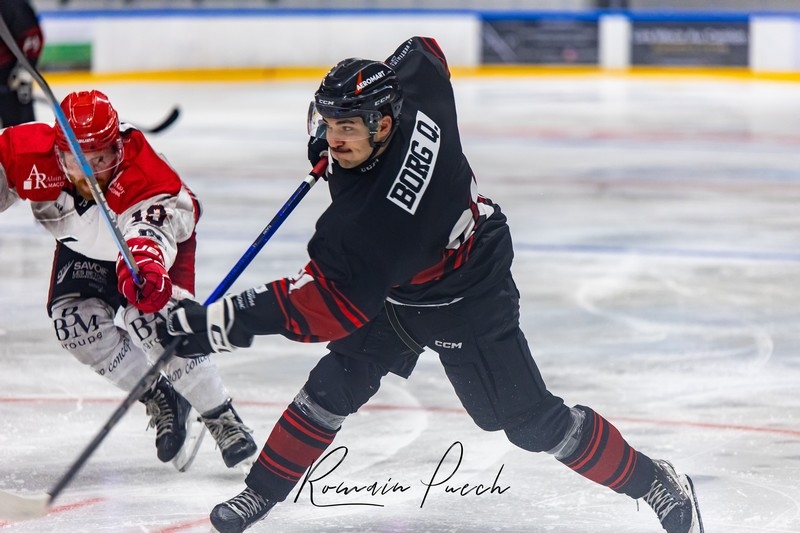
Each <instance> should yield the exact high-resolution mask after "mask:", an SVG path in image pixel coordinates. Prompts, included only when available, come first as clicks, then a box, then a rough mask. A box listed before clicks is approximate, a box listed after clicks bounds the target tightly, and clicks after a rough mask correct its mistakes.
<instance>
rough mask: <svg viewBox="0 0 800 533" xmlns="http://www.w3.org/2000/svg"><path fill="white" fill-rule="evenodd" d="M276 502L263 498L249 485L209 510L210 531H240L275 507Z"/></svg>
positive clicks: (230, 532)
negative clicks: (211, 527)
mask: <svg viewBox="0 0 800 533" xmlns="http://www.w3.org/2000/svg"><path fill="white" fill-rule="evenodd" d="M275 503H276V502H272V501H269V500H265V499H264V498H262V497H261V495H260V494H258V493H257V492H256V491H254V490H253V489H251V488H250V487H247V488H245V489H244V490H243V491H242V492H240V493H239V494H237V495H236V496H234V497H233V498H231V499H230V500H228V501H225V502H222V503H220V504H217V505H216V506H214V509H212V510H211V515H210V518H211V525H212V526H213V529H212V531H215V532H217V533H242V531H244V530H245V529H247V528H249V527H250V526H252V525H253V524H255V523H256V522H258V521H259V520H261V519H262V518H264V517H265V516H267V513H269V511H270V510H271V509H272V508H273V507H275Z"/></svg>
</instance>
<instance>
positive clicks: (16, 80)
mask: <svg viewBox="0 0 800 533" xmlns="http://www.w3.org/2000/svg"><path fill="white" fill-rule="evenodd" d="M6 84H7V85H8V88H9V89H11V90H12V91H14V92H15V93H17V100H19V103H20V104H29V103H31V102H32V101H33V76H31V73H30V72H28V71H27V70H26V69H25V68H23V67H22V65H17V66H16V67H14V70H12V71H11V74H9V76H8V81H7V82H6Z"/></svg>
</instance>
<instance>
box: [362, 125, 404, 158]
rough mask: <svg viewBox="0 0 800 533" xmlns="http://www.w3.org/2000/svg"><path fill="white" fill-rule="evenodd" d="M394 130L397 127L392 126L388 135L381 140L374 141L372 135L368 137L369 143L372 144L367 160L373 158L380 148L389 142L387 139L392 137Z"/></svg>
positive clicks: (389, 139)
mask: <svg viewBox="0 0 800 533" xmlns="http://www.w3.org/2000/svg"><path fill="white" fill-rule="evenodd" d="M396 131H397V128H392V131H391V133H389V136H388V137H386V139H384V140H382V141H376V140H375V136H374V135H373V136H371V137H370V138H369V145H370V146H372V153H370V154H369V157H368V158H367V161H372V160H373V159H374V158H375V156H376V155H378V152H379V151H380V149H381V148H383V147H384V146H386V145H387V144H389V141H391V140H392V137H394V132H396Z"/></svg>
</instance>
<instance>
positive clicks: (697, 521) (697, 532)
mask: <svg viewBox="0 0 800 533" xmlns="http://www.w3.org/2000/svg"><path fill="white" fill-rule="evenodd" d="M684 478H685V479H686V484H687V486H688V487H689V494H691V495H692V503H693V504H694V506H693V507H694V513H695V515H694V516H693V517H692V529H691V533H705V529H704V528H703V518H702V517H701V516H700V505H699V504H698V503H697V494H696V493H695V491H694V483H693V482H692V478H690V477H689V476H684Z"/></svg>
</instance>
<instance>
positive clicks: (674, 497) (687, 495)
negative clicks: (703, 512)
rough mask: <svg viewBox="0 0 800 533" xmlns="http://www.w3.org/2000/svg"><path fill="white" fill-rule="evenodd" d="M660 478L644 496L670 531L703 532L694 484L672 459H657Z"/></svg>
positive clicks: (657, 470) (670, 532) (662, 524)
mask: <svg viewBox="0 0 800 533" xmlns="http://www.w3.org/2000/svg"><path fill="white" fill-rule="evenodd" d="M653 464H654V465H655V467H656V478H655V480H653V484H652V485H650V490H649V491H647V494H645V495H644V497H643V499H644V501H646V502H647V504H648V505H649V506H650V507H652V508H653V510H654V511H655V512H656V514H657V515H658V519H659V520H660V521H661V527H663V528H664V530H665V531H667V532H668V533H703V531H704V530H703V521H702V519H701V518H700V508H699V507H698V505H697V496H696V495H695V492H694V485H693V484H692V480H691V479H689V476H686V475H683V474H680V475H679V474H678V473H677V472H675V468H674V467H673V466H672V464H670V463H669V462H668V461H662V460H653Z"/></svg>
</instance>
